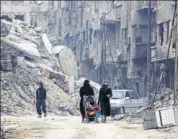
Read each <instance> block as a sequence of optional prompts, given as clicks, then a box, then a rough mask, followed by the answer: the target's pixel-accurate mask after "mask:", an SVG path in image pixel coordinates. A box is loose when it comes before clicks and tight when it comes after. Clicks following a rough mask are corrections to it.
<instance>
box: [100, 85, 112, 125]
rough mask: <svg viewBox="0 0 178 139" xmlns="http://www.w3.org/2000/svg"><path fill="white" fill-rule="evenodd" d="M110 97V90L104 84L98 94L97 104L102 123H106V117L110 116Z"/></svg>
mask: <svg viewBox="0 0 178 139" xmlns="http://www.w3.org/2000/svg"><path fill="white" fill-rule="evenodd" d="M110 97H112V91H111V88H108V84H107V83H105V84H104V85H103V86H102V87H101V89H100V92H99V99H98V104H99V105H100V106H101V113H102V122H106V117H107V116H110Z"/></svg>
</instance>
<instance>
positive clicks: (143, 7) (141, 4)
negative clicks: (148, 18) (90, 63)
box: [138, 1, 156, 12]
mask: <svg viewBox="0 0 178 139" xmlns="http://www.w3.org/2000/svg"><path fill="white" fill-rule="evenodd" d="M155 7H156V1H151V9H154V8H155ZM148 8H149V1H138V11H140V12H141V11H147V10H148Z"/></svg>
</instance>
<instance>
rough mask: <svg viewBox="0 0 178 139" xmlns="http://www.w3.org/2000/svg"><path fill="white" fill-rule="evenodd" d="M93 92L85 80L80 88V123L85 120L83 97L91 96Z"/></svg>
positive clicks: (88, 82)
mask: <svg viewBox="0 0 178 139" xmlns="http://www.w3.org/2000/svg"><path fill="white" fill-rule="evenodd" d="M93 95H94V91H93V88H92V87H91V86H90V81H89V80H85V81H84V84H83V86H82V87H81V88H80V113H81V116H82V123H83V122H84V119H85V107H84V105H83V99H84V98H83V97H84V96H93Z"/></svg>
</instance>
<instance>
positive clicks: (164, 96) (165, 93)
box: [153, 88, 174, 108]
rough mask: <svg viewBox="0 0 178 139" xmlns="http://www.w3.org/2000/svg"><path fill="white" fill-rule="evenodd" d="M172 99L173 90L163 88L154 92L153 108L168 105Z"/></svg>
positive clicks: (171, 102) (171, 103)
mask: <svg viewBox="0 0 178 139" xmlns="http://www.w3.org/2000/svg"><path fill="white" fill-rule="evenodd" d="M173 100H174V98H173V91H172V90H170V89H168V88H165V89H162V90H159V91H158V92H157V93H156V94H155V98H154V102H153V106H154V108H160V107H168V106H171V105H173Z"/></svg>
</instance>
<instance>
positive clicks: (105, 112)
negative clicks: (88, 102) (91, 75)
mask: <svg viewBox="0 0 178 139" xmlns="http://www.w3.org/2000/svg"><path fill="white" fill-rule="evenodd" d="M91 95H94V91H93V88H92V87H91V86H90V82H89V80H85V81H84V84H83V87H81V89H80V98H81V99H80V113H81V116H82V122H84V118H85V108H84V104H83V99H84V96H91ZM110 97H112V91H111V88H108V84H107V83H104V84H103V86H102V87H101V89H100V91H99V98H98V105H100V107H101V115H102V122H106V117H107V116H110Z"/></svg>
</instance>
